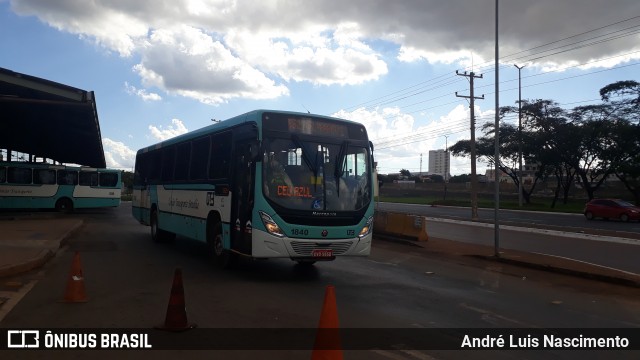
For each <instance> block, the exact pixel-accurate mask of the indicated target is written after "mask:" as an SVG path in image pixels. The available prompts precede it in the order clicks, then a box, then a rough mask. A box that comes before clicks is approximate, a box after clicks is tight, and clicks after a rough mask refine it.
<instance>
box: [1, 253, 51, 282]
mask: <svg viewBox="0 0 640 360" xmlns="http://www.w3.org/2000/svg"><path fill="white" fill-rule="evenodd" d="M54 255H55V252H54V251H51V250H41V251H40V253H39V254H38V255H37V256H35V257H33V258H31V259H29V260H27V261H24V262H22V263H20V264H14V265H9V266H5V267H3V268H1V269H0V277H5V276H15V275H19V274H22V273H25V272H28V271H31V270H33V269H37V268H39V267H42V266H43V265H44V264H45V263H46V262H47V261H49V259H51V258H52V257H53V256H54Z"/></svg>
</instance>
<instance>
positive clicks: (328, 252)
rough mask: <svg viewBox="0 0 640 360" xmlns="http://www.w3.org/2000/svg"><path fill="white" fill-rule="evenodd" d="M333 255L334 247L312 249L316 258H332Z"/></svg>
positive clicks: (312, 253)
mask: <svg viewBox="0 0 640 360" xmlns="http://www.w3.org/2000/svg"><path fill="white" fill-rule="evenodd" d="M332 256H333V250H332V249H313V250H311V257H314V258H330V257H332Z"/></svg>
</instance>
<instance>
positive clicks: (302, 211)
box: [133, 110, 374, 267]
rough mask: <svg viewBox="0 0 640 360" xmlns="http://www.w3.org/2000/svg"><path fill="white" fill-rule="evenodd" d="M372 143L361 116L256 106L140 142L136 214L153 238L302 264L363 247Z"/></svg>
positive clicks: (367, 236) (220, 256) (369, 215)
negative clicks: (159, 139)
mask: <svg viewBox="0 0 640 360" xmlns="http://www.w3.org/2000/svg"><path fill="white" fill-rule="evenodd" d="M373 189H374V187H373V145H372V143H371V142H370V141H369V140H368V137H367V131H366V129H365V127H364V126H363V125H362V124H360V123H357V122H353V121H347V120H341V119H336V118H331V117H326V116H318V115H311V114H306V113H295V112H284V111H271V110H256V111H252V112H249V113H246V114H243V115H240V116H236V117H233V118H231V119H228V120H225V121H221V122H218V123H216V124H212V125H210V126H207V127H204V128H202V129H199V130H196V131H192V132H190V133H187V134H184V135H180V136H178V137H175V138H173V139H170V140H166V141H163V142H161V143H159V144H156V145H152V146H149V147H146V148H143V149H140V150H139V151H138V153H137V156H136V165H135V175H134V186H133V216H134V217H135V218H136V219H137V220H138V221H139V222H140V223H142V224H144V225H150V227H151V237H152V239H153V240H154V241H167V240H172V239H173V238H174V237H175V235H176V234H178V235H181V236H185V237H188V238H191V239H196V240H198V241H202V242H206V243H207V244H208V248H209V252H210V255H211V257H212V258H213V260H214V261H215V262H216V263H218V264H219V265H221V266H223V267H226V266H228V265H230V264H231V263H232V261H233V260H234V259H235V258H236V257H237V256H238V255H242V256H247V257H251V258H257V259H265V258H290V259H292V260H294V261H297V262H299V263H303V264H312V263H314V262H316V261H318V260H322V261H327V260H334V259H335V258H336V257H338V256H368V255H369V253H370V251H371V238H372V227H373V210H374V209H373V205H374V204H373Z"/></svg>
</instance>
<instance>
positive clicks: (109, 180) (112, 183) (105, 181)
mask: <svg viewBox="0 0 640 360" xmlns="http://www.w3.org/2000/svg"><path fill="white" fill-rule="evenodd" d="M117 184H118V174H116V173H112V172H103V173H100V186H101V187H116V185H117Z"/></svg>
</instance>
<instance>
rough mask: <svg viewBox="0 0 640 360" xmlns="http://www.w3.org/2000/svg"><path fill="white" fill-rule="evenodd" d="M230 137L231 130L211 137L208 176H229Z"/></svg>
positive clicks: (212, 177) (217, 177)
mask: <svg viewBox="0 0 640 360" xmlns="http://www.w3.org/2000/svg"><path fill="white" fill-rule="evenodd" d="M231 137H232V135H231V132H225V133H222V134H218V135H216V136H213V137H212V139H211V159H210V160H211V163H210V166H209V178H211V179H224V178H227V177H228V176H229V168H230V166H229V164H230V162H231Z"/></svg>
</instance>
